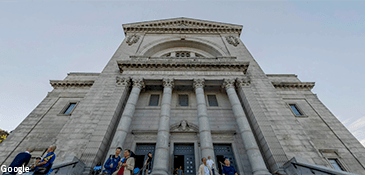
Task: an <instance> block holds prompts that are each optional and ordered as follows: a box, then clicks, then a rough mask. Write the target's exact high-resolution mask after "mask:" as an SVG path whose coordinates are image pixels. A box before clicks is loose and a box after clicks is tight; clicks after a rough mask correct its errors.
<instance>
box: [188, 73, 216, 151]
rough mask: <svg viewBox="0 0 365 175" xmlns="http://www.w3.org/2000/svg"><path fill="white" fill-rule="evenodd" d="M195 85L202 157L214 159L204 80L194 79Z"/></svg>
mask: <svg viewBox="0 0 365 175" xmlns="http://www.w3.org/2000/svg"><path fill="white" fill-rule="evenodd" d="M193 85H194V88H195V95H196V101H197V103H198V121H199V135H200V148H201V150H202V157H205V158H208V156H211V157H212V158H214V157H215V155H214V149H213V142H212V135H211V133H210V126H209V119H208V114H207V105H206V103H205V95H204V79H194V84H193Z"/></svg>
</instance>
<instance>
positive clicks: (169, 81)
mask: <svg viewBox="0 0 365 175" xmlns="http://www.w3.org/2000/svg"><path fill="white" fill-rule="evenodd" d="M162 86H163V87H169V88H174V79H173V78H164V79H162Z"/></svg>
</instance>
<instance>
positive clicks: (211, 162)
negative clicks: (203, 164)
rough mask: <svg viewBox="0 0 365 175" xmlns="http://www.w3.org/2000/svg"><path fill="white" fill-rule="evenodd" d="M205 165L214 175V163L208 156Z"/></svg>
mask: <svg viewBox="0 0 365 175" xmlns="http://www.w3.org/2000/svg"><path fill="white" fill-rule="evenodd" d="M207 164H208V165H209V167H210V169H212V172H213V175H215V174H214V161H213V160H212V159H210V156H208V160H207Z"/></svg>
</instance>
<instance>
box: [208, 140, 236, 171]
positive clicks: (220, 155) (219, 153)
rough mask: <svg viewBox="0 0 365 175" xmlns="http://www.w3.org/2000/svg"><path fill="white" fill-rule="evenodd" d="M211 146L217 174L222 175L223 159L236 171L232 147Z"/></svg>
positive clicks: (224, 145)
mask: <svg viewBox="0 0 365 175" xmlns="http://www.w3.org/2000/svg"><path fill="white" fill-rule="evenodd" d="M213 146H214V154H215V156H216V158H215V161H216V162H217V167H218V171H219V174H222V170H223V166H224V160H225V158H229V161H230V162H231V164H230V165H231V166H233V167H234V169H235V170H236V171H237V166H236V165H237V164H236V160H235V158H234V154H233V151H232V146H231V145H230V144H215V145H213Z"/></svg>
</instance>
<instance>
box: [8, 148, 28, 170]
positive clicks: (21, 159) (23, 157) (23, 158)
mask: <svg viewBox="0 0 365 175" xmlns="http://www.w3.org/2000/svg"><path fill="white" fill-rule="evenodd" d="M31 152H33V148H27V149H26V150H25V152H21V153H19V154H18V155H16V156H15V158H14V159H13V161H12V162H11V164H10V165H9V168H10V167H11V168H12V169H14V168H15V167H21V166H23V165H24V167H25V166H27V164H28V163H29V161H30V159H31V158H32V155H31V154H30V153H31ZM16 173H17V172H9V173H7V174H16ZM4 174H6V173H4Z"/></svg>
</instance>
